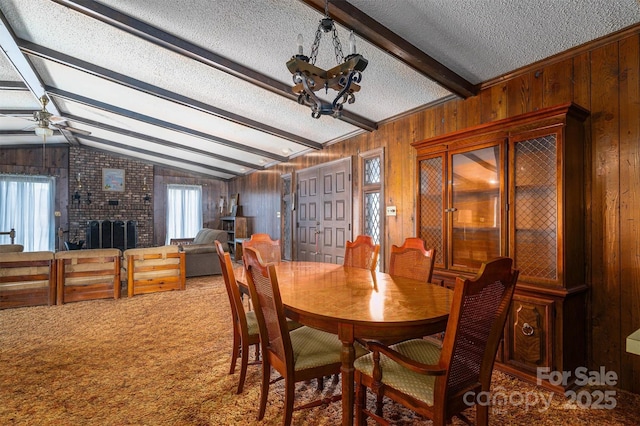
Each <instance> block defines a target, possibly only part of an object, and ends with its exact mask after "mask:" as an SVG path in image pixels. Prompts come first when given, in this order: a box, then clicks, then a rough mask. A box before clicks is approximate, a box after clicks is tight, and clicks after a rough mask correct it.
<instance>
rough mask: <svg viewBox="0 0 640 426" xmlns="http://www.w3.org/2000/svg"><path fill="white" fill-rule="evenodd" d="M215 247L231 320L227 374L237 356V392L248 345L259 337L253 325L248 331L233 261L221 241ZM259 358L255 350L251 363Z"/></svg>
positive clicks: (242, 386) (243, 371) (253, 343)
mask: <svg viewBox="0 0 640 426" xmlns="http://www.w3.org/2000/svg"><path fill="white" fill-rule="evenodd" d="M214 245H215V247H216V254H217V255H218V259H219V260H220V269H221V271H222V277H223V278H224V285H225V287H226V289H227V296H228V297H229V305H230V306H231V317H232V322H233V347H232V348H231V366H230V367H229V374H233V373H234V372H235V369H236V361H237V359H238V357H240V358H241V360H240V377H239V380H238V389H237V393H238V394H240V393H242V390H243V388H244V382H245V379H246V376H247V366H248V365H249V364H250V363H249V347H250V346H256V347H257V345H258V344H260V337H259V335H258V332H257V330H255V327H254V329H253V330H251V331H250V327H249V320H248V319H247V316H248V315H252V313H247V312H245V310H244V306H243V305H242V297H241V296H240V288H239V287H238V283H237V281H236V276H235V273H234V272H233V263H232V262H231V255H230V254H229V253H227V252H225V251H224V247H223V246H222V243H221V242H220V241H218V240H215V241H214ZM258 358H259V351H258V350H256V361H255V362H253V363H251V364H257V363H259V361H258Z"/></svg>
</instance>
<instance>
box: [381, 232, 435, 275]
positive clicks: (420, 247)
mask: <svg viewBox="0 0 640 426" xmlns="http://www.w3.org/2000/svg"><path fill="white" fill-rule="evenodd" d="M435 254H436V250H435V249H433V248H432V249H429V250H427V249H426V248H425V246H424V241H423V240H422V239H420V238H414V237H412V238H407V239H406V240H404V244H402V246H397V245H395V244H394V245H393V246H391V256H390V261H389V275H394V276H399V277H405V278H411V279H414V280H419V281H426V282H427V283H430V282H431V278H432V277H433V266H434V263H435V262H434V260H435Z"/></svg>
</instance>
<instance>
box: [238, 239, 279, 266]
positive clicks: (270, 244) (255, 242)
mask: <svg viewBox="0 0 640 426" xmlns="http://www.w3.org/2000/svg"><path fill="white" fill-rule="evenodd" d="M247 247H248V248H252V249H256V250H258V253H260V257H262V261H263V262H265V263H271V262H276V263H279V262H280V261H281V260H282V253H281V250H280V240H272V239H271V236H270V235H269V234H251V238H249V239H248V240H245V241H244V242H243V243H242V249H243V250H244V249H245V248H247Z"/></svg>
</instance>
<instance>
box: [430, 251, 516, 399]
mask: <svg viewBox="0 0 640 426" xmlns="http://www.w3.org/2000/svg"><path fill="white" fill-rule="evenodd" d="M512 264H513V260H512V259H510V258H507V257H501V258H497V259H494V260H492V261H490V262H487V263H484V264H483V265H482V267H481V269H480V271H479V272H478V275H477V276H476V278H474V279H463V278H461V277H458V278H457V282H456V287H455V289H454V295H453V303H452V306H451V312H450V314H449V321H448V323H447V329H446V332H445V337H444V342H443V345H442V352H441V358H440V365H444V366H446V373H445V374H444V375H443V376H439V377H437V378H436V383H435V392H434V405H435V406H438V404H439V403H440V404H444V406H447V405H449V403H450V398H454V399H456V400H459V399H460V398H462V395H460V394H459V392H460V391H462V390H466V389H469V388H470V387H474V386H476V385H477V384H480V386H478V389H479V388H483V389H487V390H488V389H489V385H490V383H491V373H492V370H493V364H494V360H495V357H496V353H497V350H498V345H499V343H500V337H501V335H502V332H503V329H504V325H505V322H506V318H507V314H508V311H509V307H510V305H511V300H512V297H513V292H514V289H515V285H516V281H517V279H518V271H517V270H512V269H511V267H512ZM439 397H440V398H442V400H441V401H438V399H439ZM444 401H449V402H448V403H445V402H444ZM454 405H455V404H454Z"/></svg>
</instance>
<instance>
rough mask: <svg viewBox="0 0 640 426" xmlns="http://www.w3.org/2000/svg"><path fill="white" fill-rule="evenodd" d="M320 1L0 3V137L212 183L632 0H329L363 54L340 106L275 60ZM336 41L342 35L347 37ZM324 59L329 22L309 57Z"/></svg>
mask: <svg viewBox="0 0 640 426" xmlns="http://www.w3.org/2000/svg"><path fill="white" fill-rule="evenodd" d="M324 11H325V1H324V0H233V1H230V0H137V1H135V2H132V1H126V2H125V1H122V0H120V1H119V0H101V1H89V0H0V12H1V16H0V18H1V20H0V45H1V46H2V51H3V54H2V55H0V148H2V147H9V146H10V147H16V146H27V145H30V144H31V145H37V146H40V145H42V144H43V140H42V138H41V137H39V136H36V135H35V133H34V131H33V128H34V127H35V125H36V123H34V122H33V111H36V110H38V109H40V108H41V105H40V102H39V98H40V97H41V96H42V95H43V94H46V96H47V97H48V99H50V100H51V102H50V103H49V104H48V105H47V110H48V111H49V112H50V113H52V114H53V115H54V117H53V118H52V122H53V123H55V124H56V129H55V132H54V134H53V135H52V136H51V137H48V138H47V140H46V144H71V145H80V146H84V147H87V148H90V149H96V150H101V151H107V152H111V153H114V154H116V155H125V156H129V157H132V158H136V159H139V160H142V161H145V162H150V163H153V164H159V165H163V166H166V167H174V168H177V169H181V170H188V171H191V172H194V173H198V174H203V175H206V176H210V177H213V178H219V179H223V180H227V179H231V178H233V177H235V176H241V175H244V174H248V173H251V172H253V171H256V170H260V169H264V168H267V167H269V166H271V165H273V164H276V163H279V162H285V161H287V160H288V159H290V158H292V157H296V156H299V155H302V154H304V153H307V152H310V151H314V150H321V149H323V147H324V146H326V145H327V144H331V143H334V142H337V141H340V140H344V139H346V138H349V137H352V136H354V135H356V134H359V133H362V132H371V131H374V130H375V129H376V128H377V127H378V126H379V125H381V123H384V122H387V121H389V120H393V119H394V118H397V117H400V116H402V115H406V114H409V113H411V112H414V111H417V110H420V109H424V108H426V107H428V106H430V105H434V104H437V103H440V102H443V101H446V100H448V99H451V98H454V97H462V98H466V97H469V96H474V95H475V94H476V93H477V91H478V89H479V85H480V84H481V83H483V82H486V81H489V80H491V79H494V78H496V77H499V76H501V75H504V74H506V73H509V72H512V71H514V70H517V69H519V68H521V67H524V66H527V65H529V64H532V63H535V62H537V61H540V60H543V59H545V58H548V57H550V56H553V55H555V54H558V53H560V52H563V51H565V50H567V49H570V48H573V47H576V46H579V45H582V44H584V43H587V42H589V41H592V40H595V39H597V38H600V37H603V36H605V35H608V34H611V33H614V32H617V31H620V30H623V29H625V28H627V27H630V26H633V25H637V24H638V23H639V22H640V3H639V2H638V0H536V1H533V0H474V1H469V0H395V1H389V0H350V1H349V2H346V1H330V2H329V4H328V11H329V14H330V16H331V17H332V18H333V19H334V20H335V21H336V22H337V23H338V25H337V26H338V34H339V36H340V39H341V42H342V44H343V46H345V45H348V41H347V37H348V33H349V31H350V30H353V31H354V33H355V34H356V38H357V49H358V53H361V54H362V55H363V56H364V57H365V58H366V59H367V60H368V61H369V65H368V67H367V68H366V70H365V71H364V72H363V75H362V77H363V79H362V82H361V83H360V85H361V87H362V89H361V91H360V92H358V93H357V94H356V102H355V103H354V104H349V105H346V106H345V112H344V113H343V116H342V117H341V118H338V119H336V118H333V117H331V116H323V117H321V118H320V119H314V118H312V117H311V111H310V109H309V107H307V106H304V105H299V104H298V103H297V101H296V96H295V95H294V94H293V93H292V92H291V86H292V85H293V82H292V76H291V74H290V73H289V71H288V70H287V68H286V66H285V63H286V62H287V61H288V60H289V59H290V58H291V56H292V55H293V54H295V53H296V52H297V50H296V38H297V35H298V34H299V33H301V34H302V35H303V37H304V39H305V43H304V48H305V54H307V55H308V54H309V53H308V50H309V48H310V46H311V42H312V40H313V37H314V34H315V31H316V28H317V25H318V21H319V20H320V19H321V18H322V17H323V15H324ZM345 51H346V48H345ZM316 64H317V65H319V66H320V67H322V68H325V69H327V68H331V67H333V66H334V65H335V64H336V60H335V56H334V51H333V45H332V44H331V40H330V39H329V37H328V36H327V35H325V36H324V37H323V40H322V41H321V43H320V49H319V52H318V59H317V62H316Z"/></svg>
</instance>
